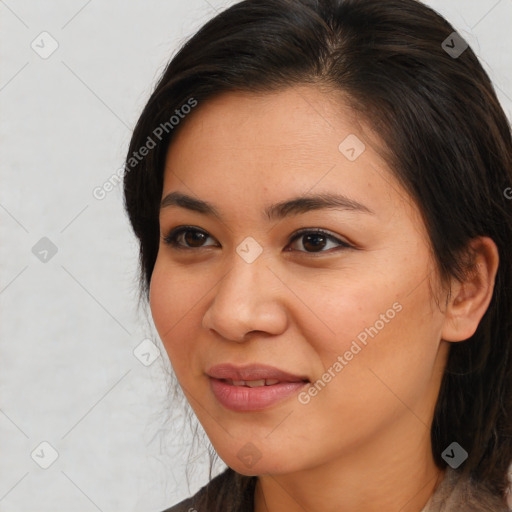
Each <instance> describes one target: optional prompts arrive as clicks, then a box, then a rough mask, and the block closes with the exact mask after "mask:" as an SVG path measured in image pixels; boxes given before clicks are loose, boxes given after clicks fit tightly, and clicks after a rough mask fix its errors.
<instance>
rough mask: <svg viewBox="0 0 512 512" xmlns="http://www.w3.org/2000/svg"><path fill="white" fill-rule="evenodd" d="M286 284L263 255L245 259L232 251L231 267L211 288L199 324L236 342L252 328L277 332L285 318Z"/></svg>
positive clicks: (253, 329) (282, 327) (281, 327)
mask: <svg viewBox="0 0 512 512" xmlns="http://www.w3.org/2000/svg"><path fill="white" fill-rule="evenodd" d="M285 288H286V287H285V286H284V285H283V283H282V282H281V281H280V280H279V279H278V278H277V276H276V275H275V274H274V273H273V272H272V271H271V270H270V268H269V267H268V262H267V261H265V260H264V258H263V257H261V256H260V257H259V258H258V259H257V260H256V261H254V262H252V263H247V262H246V261H244V260H243V259H242V258H240V257H239V256H238V255H237V254H235V257H234V258H233V263H232V265H231V268H230V270H229V271H228V272H227V273H226V274H225V275H224V277H223V278H221V280H220V282H219V284H218V285H217V287H216V288H214V293H215V295H214V297H213V299H212V301H211V303H210V304H209V306H208V309H207V310H206V312H205V314H204V316H203V320H202V326H203V328H205V329H211V330H213V331H215V332H216V333H217V334H218V335H219V336H222V337H223V338H225V339H229V340H232V341H237V342H243V341H246V339H247V335H248V334H249V333H253V332H258V333H264V334H268V335H279V334H281V333H282V332H284V331H285V330H286V327H287V321H288V320H287V315H286V311H285V308H284V300H283V298H284V295H285Z"/></svg>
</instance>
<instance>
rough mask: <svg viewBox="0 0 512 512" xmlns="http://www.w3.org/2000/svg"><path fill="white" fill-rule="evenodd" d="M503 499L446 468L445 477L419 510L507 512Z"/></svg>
mask: <svg viewBox="0 0 512 512" xmlns="http://www.w3.org/2000/svg"><path fill="white" fill-rule="evenodd" d="M509 510H510V509H509V508H508V506H507V504H506V502H505V500H501V499H500V498H499V497H498V496H495V495H493V494H490V493H489V491H487V490H486V489H485V488H483V487H482V486H480V485H476V484H472V483H470V482H469V480H467V479H462V477H461V474H460V473H458V472H457V471H455V470H453V469H451V468H449V467H448V468H447V469H446V473H445V477H444V478H443V480H442V482H441V483H440V484H439V486H438V488H437V489H436V491H435V492H434V494H433V495H432V496H431V497H430V499H429V500H428V502H427V503H426V505H425V506H424V507H423V508H422V509H421V511H420V512H509Z"/></svg>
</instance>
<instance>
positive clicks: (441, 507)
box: [164, 467, 510, 512]
mask: <svg viewBox="0 0 512 512" xmlns="http://www.w3.org/2000/svg"><path fill="white" fill-rule="evenodd" d="M256 481H257V478H256V477H247V476H243V475H240V474H239V473H236V472H235V471H233V470H232V469H231V468H228V469H226V470H225V471H224V472H223V473H221V474H220V475H218V476H216V477H215V478H214V479H212V481H211V482H210V483H209V484H207V485H205V486H204V487H202V488H201V489H200V490H199V491H198V492H197V493H196V494H195V495H194V496H192V497H191V498H187V499H185V500H183V501H181V502H180V503H178V504H177V505H174V506H173V507H171V508H169V509H167V510H165V511H164V512H254V488H255V485H256ZM279 512H286V511H279ZM361 512H364V510H362V511H361ZM382 512H396V511H387V510H386V511H382ZM419 512H510V509H509V508H508V506H507V505H506V502H505V500H504V499H503V500H502V499H501V498H500V497H498V496H495V495H493V494H491V493H490V492H489V491H487V490H486V489H485V488H484V487H482V486H479V485H476V484H472V483H470V482H469V481H468V480H463V479H462V478H461V475H460V473H458V472H457V471H455V470H453V469H451V468H450V467H448V468H447V469H446V472H445V476H444V478H443V480H442V482H441V483H440V484H439V486H438V487H437V489H436V490H435V492H434V494H433V495H432V496H431V498H430V500H429V501H428V502H427V504H426V505H425V506H424V507H423V509H422V510H421V511H419Z"/></svg>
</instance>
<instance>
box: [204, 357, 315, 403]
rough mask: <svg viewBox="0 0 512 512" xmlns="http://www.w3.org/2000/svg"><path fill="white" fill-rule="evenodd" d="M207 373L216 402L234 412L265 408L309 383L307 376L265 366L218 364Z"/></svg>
mask: <svg viewBox="0 0 512 512" xmlns="http://www.w3.org/2000/svg"><path fill="white" fill-rule="evenodd" d="M207 375H208V377H209V379H210V389H211V390H212V392H213V394H214V396H215V398H216V399H217V401H218V402H219V403H220V404H221V405H222V406H224V407H225V408H227V409H229V410H231V411H235V412H254V411H262V410H264V409H267V408H269V407H271V406H273V405H275V404H277V403H278V402H281V401H283V400H285V399H286V398H289V397H290V396H292V395H293V394H296V393H297V392H298V391H300V390H301V389H302V388H303V387H304V386H306V385H308V384H310V380H309V379H308V378H307V377H304V376H300V375H293V374H291V373H288V372H285V371H283V370H280V369H278V368H275V367H272V366H266V365H251V366H245V367H236V366H233V365H230V364H225V365H217V366H214V367H212V368H210V369H209V370H208V372H207Z"/></svg>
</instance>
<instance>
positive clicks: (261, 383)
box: [227, 379, 280, 388]
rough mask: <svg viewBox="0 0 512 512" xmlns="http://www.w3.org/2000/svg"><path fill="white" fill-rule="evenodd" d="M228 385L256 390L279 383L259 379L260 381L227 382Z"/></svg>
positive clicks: (272, 380)
mask: <svg viewBox="0 0 512 512" xmlns="http://www.w3.org/2000/svg"><path fill="white" fill-rule="evenodd" d="M227 382H228V383H229V384H231V385H233V386H248V387H250V388H257V387H261V386H273V385H274V384H278V383H279V382H280V381H279V380H277V379H260V380H228V381H227Z"/></svg>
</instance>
